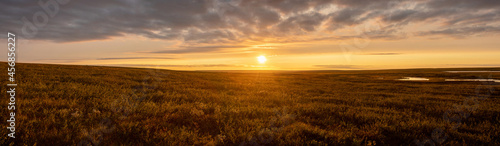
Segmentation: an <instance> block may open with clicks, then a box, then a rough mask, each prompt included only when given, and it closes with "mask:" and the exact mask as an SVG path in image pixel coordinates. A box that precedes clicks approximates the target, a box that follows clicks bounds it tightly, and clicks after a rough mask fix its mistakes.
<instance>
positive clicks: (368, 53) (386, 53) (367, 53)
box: [363, 53, 402, 55]
mask: <svg viewBox="0 0 500 146" xmlns="http://www.w3.org/2000/svg"><path fill="white" fill-rule="evenodd" d="M401 54H402V53H367V54H363V55H401Z"/></svg>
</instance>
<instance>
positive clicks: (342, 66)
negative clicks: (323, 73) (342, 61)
mask: <svg viewBox="0 0 500 146" xmlns="http://www.w3.org/2000/svg"><path fill="white" fill-rule="evenodd" d="M314 67H318V68H323V69H362V68H365V66H360V65H314Z"/></svg>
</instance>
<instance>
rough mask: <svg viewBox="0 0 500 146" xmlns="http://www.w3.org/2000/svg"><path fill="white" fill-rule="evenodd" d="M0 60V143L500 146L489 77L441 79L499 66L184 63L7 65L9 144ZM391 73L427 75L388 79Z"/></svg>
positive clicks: (498, 88)
mask: <svg viewBox="0 0 500 146" xmlns="http://www.w3.org/2000/svg"><path fill="white" fill-rule="evenodd" d="M0 66H1V67H0V69H1V70H3V71H5V73H2V74H1V75H0V77H1V78H2V79H4V80H2V88H1V92H2V93H3V94H4V95H3V96H2V97H3V98H1V99H0V103H1V109H0V114H1V116H0V121H3V122H2V125H3V127H4V128H1V130H0V133H2V134H4V136H2V137H1V138H0V143H3V144H9V143H10V144H12V143H11V142H15V143H16V145H34V144H36V145H74V144H83V145H85V144H93V145H415V144H416V142H428V144H429V143H431V142H432V143H435V144H436V145H439V143H441V144H443V145H458V144H460V145H461V144H468V145H500V108H499V106H500V99H499V97H500V95H499V92H500V85H499V83H482V82H444V79H447V78H457V79H458V78H472V79H476V78H488V77H489V76H490V77H491V78H497V79H498V78H499V76H500V73H447V72H443V71H446V70H500V68H490V69H412V70H381V71H304V72H273V71H251V72H245V71H240V72H187V71H171V70H154V69H136V68H119V67H95V66H66V65H42V64H18V65H17V66H16V71H17V72H16V79H17V84H18V87H17V89H16V92H17V99H16V108H17V110H16V112H17V113H16V138H15V140H14V141H12V139H8V137H7V136H6V135H7V133H8V130H7V129H6V128H5V127H7V124H8V123H7V122H5V121H6V120H7V119H8V118H9V117H8V115H9V114H8V112H9V111H8V109H7V104H8V102H9V101H8V100H9V99H8V98H7V94H6V91H7V90H8V89H7V86H6V84H7V83H8V82H7V81H6V79H7V69H6V68H7V65H6V63H4V62H2V63H1V65H0ZM402 77H426V78H430V81H428V82H403V81H395V79H399V78H402ZM492 91H493V92H492ZM446 117H451V118H446ZM450 119H451V120H450ZM439 129H441V130H442V131H440V130H439Z"/></svg>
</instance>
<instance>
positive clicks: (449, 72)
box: [445, 70, 500, 73]
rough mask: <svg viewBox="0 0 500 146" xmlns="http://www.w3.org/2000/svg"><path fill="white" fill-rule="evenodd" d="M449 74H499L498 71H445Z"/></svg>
mask: <svg viewBox="0 0 500 146" xmlns="http://www.w3.org/2000/svg"><path fill="white" fill-rule="evenodd" d="M445 72H449V73H482V72H488V73H489V72H500V71H489V70H476V71H472V70H471V71H445Z"/></svg>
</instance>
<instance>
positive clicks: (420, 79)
mask: <svg viewBox="0 0 500 146" xmlns="http://www.w3.org/2000/svg"><path fill="white" fill-rule="evenodd" d="M398 80H399V81H429V79H428V78H421V77H404V78H402V79H398Z"/></svg>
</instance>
